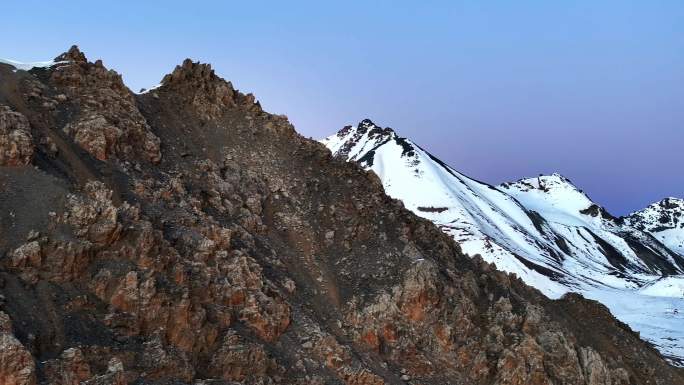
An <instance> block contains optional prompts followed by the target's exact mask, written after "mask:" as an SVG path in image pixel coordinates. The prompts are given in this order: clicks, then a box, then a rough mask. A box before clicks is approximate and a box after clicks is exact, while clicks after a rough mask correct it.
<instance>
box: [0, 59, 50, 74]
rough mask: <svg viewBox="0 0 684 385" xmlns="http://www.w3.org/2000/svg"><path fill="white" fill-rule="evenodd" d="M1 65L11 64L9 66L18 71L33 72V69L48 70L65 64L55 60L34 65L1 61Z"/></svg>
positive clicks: (6, 60)
mask: <svg viewBox="0 0 684 385" xmlns="http://www.w3.org/2000/svg"><path fill="white" fill-rule="evenodd" d="M0 63H3V64H9V65H11V66H12V67H14V68H16V69H18V70H22V71H30V70H32V69H34V68H48V67H52V66H54V65H56V64H60V63H63V62H57V61H54V60H50V61H39V62H33V63H22V62H18V61H15V60H9V59H0Z"/></svg>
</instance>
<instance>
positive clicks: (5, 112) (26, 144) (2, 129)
mask: <svg viewBox="0 0 684 385" xmlns="http://www.w3.org/2000/svg"><path fill="white" fill-rule="evenodd" d="M32 158H33V137H32V136H31V131H30V128H29V123H28V120H27V119H26V117H25V116H24V115H22V114H21V113H19V112H15V111H12V109H11V108H9V107H8V106H3V105H0V166H23V165H26V164H29V163H31V159H32Z"/></svg>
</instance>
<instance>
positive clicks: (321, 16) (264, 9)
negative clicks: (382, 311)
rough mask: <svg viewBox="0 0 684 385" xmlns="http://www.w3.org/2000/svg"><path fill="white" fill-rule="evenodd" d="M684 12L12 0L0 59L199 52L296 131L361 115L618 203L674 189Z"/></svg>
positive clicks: (508, 170) (502, 176)
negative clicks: (77, 51) (78, 52)
mask: <svg viewBox="0 0 684 385" xmlns="http://www.w3.org/2000/svg"><path fill="white" fill-rule="evenodd" d="M46 4H57V5H46ZM683 20H684V1H680V0H672V1H658V0H652V1H630V0H623V1H611V0H605V1H595V0H594V1H584V0H576V1H564V2H561V1H531V0H519V1H513V0H510V1H503V0H500V1H493V0H492V1H484V0H480V1H429V0H428V1H421V2H415V1H411V2H405V1H365V2H357V1H345V2H320V1H295V2H283V1H272V2H271V1H261V2H247V1H240V2H232V1H202V2H200V1H197V2H194V3H193V2H188V1H182V2H181V1H164V2H161V1H117V2H93V1H57V2H50V3H46V2H44V1H33V0H24V1H13V0H6V1H3V4H2V14H0V32H2V36H3V39H2V40H1V41H0V57H4V58H10V59H16V60H21V61H37V60H45V59H49V58H52V57H54V56H56V55H57V54H59V53H60V52H63V51H65V50H66V49H67V48H68V47H69V46H70V45H71V44H78V45H79V46H80V47H81V48H82V50H83V51H84V52H85V53H86V55H87V56H88V57H89V58H90V59H91V60H95V59H98V58H99V59H103V61H104V62H105V65H107V66H108V67H110V68H114V69H116V70H117V71H119V72H120V73H122V74H123V76H124V80H125V81H126V83H127V84H128V85H129V87H131V88H132V89H134V90H137V89H139V88H142V87H149V86H152V85H155V84H157V83H158V82H159V80H160V79H161V78H162V77H163V75H164V74H166V73H168V72H170V71H171V70H172V69H173V67H174V66H175V65H176V64H178V63H180V62H181V61H182V60H183V59H184V58H186V57H190V58H193V59H195V60H201V61H203V62H210V63H212V65H213V66H214V68H215V69H216V71H217V72H218V73H219V74H220V75H221V76H223V77H225V78H226V79H228V80H231V81H232V82H233V84H234V85H235V86H236V87H237V88H239V89H241V90H243V91H246V92H253V93H254V94H255V95H256V96H257V98H258V99H259V100H260V101H261V103H262V105H263V106H264V107H265V108H266V109H267V110H269V111H271V112H274V113H284V114H286V115H288V116H289V117H290V120H291V121H292V122H293V123H294V124H295V126H296V127H297V129H298V130H299V132H301V133H302V134H304V135H306V136H312V137H316V138H318V137H323V136H326V135H328V134H330V133H332V132H334V131H336V130H337V129H339V128H341V127H342V126H344V125H346V124H349V123H353V122H357V121H359V120H361V119H363V118H366V117H368V118H371V119H373V120H374V121H375V122H376V123H378V124H381V125H384V126H391V127H393V128H395V129H396V130H397V131H398V132H399V133H400V134H402V135H404V136H408V137H411V138H412V139H414V140H415V141H416V142H418V143H419V144H421V145H422V146H423V147H424V148H427V149H429V150H430V151H431V152H433V153H434V154H435V155H437V156H438V157H440V158H442V159H444V160H445V161H446V162H447V163H449V164H451V165H452V166H454V167H455V168H456V169H458V170H461V171H463V172H465V173H466V174H469V175H471V176H473V177H475V178H477V179H480V180H484V181H487V182H490V183H499V182H502V181H507V180H514V179H518V178H522V177H526V176H534V175H537V174H539V173H551V172H560V173H562V174H564V175H566V176H567V177H569V178H571V179H572V180H573V181H574V182H575V183H576V184H577V185H578V186H579V187H580V188H582V189H584V191H586V192H587V193H589V195H590V196H591V197H592V198H593V199H594V200H596V201H598V202H599V203H601V204H603V205H605V206H606V207H607V208H608V209H609V210H610V211H612V212H613V213H615V214H624V213H627V212H629V211H631V210H635V209H638V208H640V207H643V206H645V205H647V204H648V203H650V202H652V201H655V200H658V199H661V198H663V197H666V196H677V197H684V173H683V172H682V171H681V168H682V165H683V164H684V151H682V148H684V22H683Z"/></svg>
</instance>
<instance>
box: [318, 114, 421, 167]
mask: <svg viewBox="0 0 684 385" xmlns="http://www.w3.org/2000/svg"><path fill="white" fill-rule="evenodd" d="M390 141H394V142H396V143H397V144H398V145H400V146H402V148H403V149H404V150H403V151H402V155H407V154H408V155H413V150H414V149H413V146H412V144H411V143H409V142H408V141H407V140H406V139H404V138H401V137H399V136H398V135H397V134H396V133H395V132H394V130H392V129H391V128H389V127H385V128H383V127H380V126H378V125H376V124H375V123H373V121H371V120H370V119H364V120H362V121H361V122H359V123H358V124H357V125H349V126H345V127H344V128H342V129H341V130H340V131H339V132H337V133H336V134H335V135H331V136H329V137H327V138H325V139H323V140H322V141H321V142H322V143H323V144H325V145H326V146H327V147H328V148H329V149H330V151H332V153H333V155H335V156H337V157H341V158H344V159H348V160H351V161H357V162H362V163H364V165H368V162H371V163H370V164H372V155H373V154H374V150H375V149H377V148H378V147H380V146H382V145H383V144H385V143H388V142H390ZM365 155H368V156H366V158H365V159H362V158H363V157H364V156H365Z"/></svg>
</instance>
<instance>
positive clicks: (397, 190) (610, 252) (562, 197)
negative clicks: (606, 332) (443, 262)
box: [322, 120, 684, 361]
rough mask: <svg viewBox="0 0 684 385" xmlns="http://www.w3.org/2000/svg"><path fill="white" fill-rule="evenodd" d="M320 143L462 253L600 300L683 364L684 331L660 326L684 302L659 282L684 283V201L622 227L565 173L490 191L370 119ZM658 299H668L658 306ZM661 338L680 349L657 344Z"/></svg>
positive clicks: (624, 221)
mask: <svg viewBox="0 0 684 385" xmlns="http://www.w3.org/2000/svg"><path fill="white" fill-rule="evenodd" d="M322 142H323V143H324V144H325V145H326V146H327V147H328V148H329V149H330V150H331V151H332V152H333V154H334V155H335V156H338V157H341V158H344V159H346V160H349V161H354V162H357V163H358V164H360V165H361V166H362V167H364V168H366V169H371V170H373V171H374V172H375V173H376V174H377V175H378V176H379V177H380V179H381V180H382V183H383V185H384V187H385V191H386V192H387V194H388V195H390V196H392V197H394V198H397V199H400V200H402V201H403V202H404V205H405V206H406V207H407V208H408V209H410V210H412V211H413V212H414V213H416V214H417V215H419V216H421V217H424V218H426V219H429V220H431V221H432V222H434V223H435V224H436V225H437V226H439V227H440V228H441V229H442V230H443V231H444V232H446V233H448V234H449V235H451V236H452V237H453V238H454V239H455V240H456V241H458V242H459V243H460V245H461V248H462V249H463V251H464V252H466V253H468V254H470V255H474V254H480V255H481V256H482V257H483V258H484V259H485V260H487V261H489V262H493V263H495V264H496V266H497V267H498V268H499V269H501V270H504V271H507V272H511V273H515V274H517V275H518V276H520V277H521V278H522V279H523V280H525V282H527V283H528V284H530V285H532V286H534V287H536V288H538V289H539V290H541V291H542V292H543V293H545V294H546V295H547V296H549V297H554V298H557V297H560V296H561V295H563V294H564V293H566V292H568V291H576V292H582V293H584V294H585V295H586V296H587V297H591V298H594V299H597V300H601V301H602V302H604V303H605V304H606V305H608V306H609V307H610V308H611V310H613V312H614V313H615V314H616V316H618V318H620V313H622V315H623V318H624V320H625V322H629V321H630V320H631V321H632V322H631V323H630V325H632V326H633V327H635V328H637V330H640V331H642V335H644V337H645V338H647V339H649V340H651V341H652V342H654V343H655V344H657V345H658V346H660V347H661V348H662V349H661V350H662V351H663V352H664V353H665V354H666V355H668V356H670V357H671V358H672V359H673V360H674V361H676V360H677V358H680V357H684V325H683V326H681V327H680V328H677V327H673V326H672V325H674V324H673V323H672V322H661V321H663V317H665V315H666V314H670V315H672V316H673V317H674V319H675V321H677V322H678V321H679V320H680V319H679V316H678V312H677V313H675V312H674V310H672V309H676V308H677V307H678V306H679V308H681V309H682V311H683V312H684V297H682V295H675V296H668V295H667V294H671V293H673V292H676V290H671V289H666V288H665V287H664V286H663V285H664V284H662V283H659V282H660V279H661V278H662V277H664V276H675V277H670V278H668V280H670V281H672V282H670V285H669V286H668V288H669V287H671V286H672V285H675V286H676V285H678V283H677V282H684V281H680V280H682V278H681V277H676V275H678V274H684V252H683V251H684V250H683V249H682V248H681V244H682V239H684V236H682V234H684V229H683V228H682V225H681V223H682V221H681V219H680V214H676V213H681V212H682V207H683V206H682V201H679V200H667V202H666V203H662V202H661V203H659V204H655V205H653V206H650V207H649V208H647V209H646V210H644V211H642V212H639V213H635V214H633V215H631V216H630V217H627V218H615V217H613V216H612V215H610V214H609V213H608V212H607V211H606V210H605V209H603V208H602V207H601V206H599V205H597V204H596V203H594V202H593V201H592V200H591V199H590V198H589V197H588V196H587V195H586V194H584V193H583V192H582V191H581V190H579V189H578V188H577V187H575V186H574V185H573V184H572V183H571V182H570V180H568V179H567V178H564V177H563V176H561V175H558V174H553V175H549V176H539V177H537V178H530V179H521V180H519V181H517V182H512V183H504V184H502V185H500V186H491V185H488V184H486V183H482V182H479V181H477V180H474V179H472V178H469V177H467V176H465V175H463V174H461V173H459V172H458V171H456V170H454V169H453V168H451V167H449V166H447V165H446V164H445V163H444V162H442V161H440V160H439V159H437V158H435V157H434V156H432V155H431V154H430V153H428V152H427V151H425V150H424V149H422V148H421V147H420V146H418V145H416V144H415V143H413V142H412V141H411V140H409V139H406V138H402V137H400V136H398V135H397V134H396V133H395V132H394V131H393V130H392V129H390V128H382V127H379V126H377V125H375V124H374V123H373V122H371V121H370V120H364V121H362V122H360V123H359V124H358V125H356V126H347V127H345V128H343V129H342V130H340V131H339V132H338V133H337V134H335V135H332V136H330V137H328V138H326V139H324V140H323V141H322ZM664 202H665V201H664ZM673 202H674V203H673ZM675 203H677V204H675ZM675 206H676V207H675ZM664 213H666V214H667V215H668V221H667V222H665V221H664V218H665V214H664ZM661 286H662V287H661ZM647 287H651V288H652V290H651V291H650V292H649V291H648V290H647V289H646V288H647ZM642 289H643V290H644V291H643V292H641V291H640V290H642ZM654 292H657V293H660V294H661V295H662V294H663V293H665V294H666V295H665V296H666V297H668V298H667V299H666V300H665V299H661V300H658V299H657V298H655V299H654V297H653V293H654ZM614 293H623V296H622V297H621V300H620V301H615V302H614V303H612V305H613V306H611V303H610V301H609V300H607V299H606V298H611V297H613V296H614V295H613V294H614ZM626 298H630V300H629V301H627V302H625V299H626ZM670 300H672V301H674V304H673V303H671V302H672V301H670ZM678 301H679V302H678ZM638 303H644V304H648V306H650V307H648V308H649V309H650V310H649V311H650V315H651V316H652V317H655V318H654V319H655V320H657V322H655V321H652V322H645V324H646V326H644V322H642V321H641V320H639V322H637V321H636V319H637V318H638V317H636V318H635V315H634V307H633V306H634V305H636V304H638ZM627 305H629V306H627ZM644 306H646V305H644ZM658 306H660V308H659V307H658ZM668 309H669V310H668ZM668 312H669V313H668ZM661 313H662V314H661ZM668 317H669V316H668ZM635 325H636V326H635ZM648 325H651V326H652V328H649V326H648ZM663 330H665V331H663ZM661 335H665V337H664V338H675V337H677V338H678V339H679V342H677V343H674V344H673V343H672V341H670V340H663V341H659V338H660V336H661ZM673 336H675V337H673ZM664 341H665V342H667V344H666V345H667V346H669V347H664V346H665V343H664ZM671 345H674V347H672V346H671Z"/></svg>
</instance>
